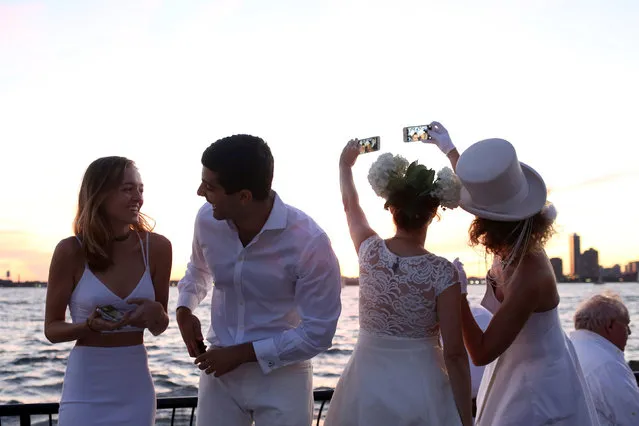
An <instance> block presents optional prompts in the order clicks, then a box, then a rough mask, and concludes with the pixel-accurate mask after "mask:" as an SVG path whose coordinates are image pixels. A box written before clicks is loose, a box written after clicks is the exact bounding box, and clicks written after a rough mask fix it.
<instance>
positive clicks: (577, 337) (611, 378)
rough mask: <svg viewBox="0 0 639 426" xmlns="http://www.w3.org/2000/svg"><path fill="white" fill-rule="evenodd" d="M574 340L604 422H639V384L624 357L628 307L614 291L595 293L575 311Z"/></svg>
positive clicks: (626, 425)
mask: <svg viewBox="0 0 639 426" xmlns="http://www.w3.org/2000/svg"><path fill="white" fill-rule="evenodd" d="M574 319H575V329H576V330H575V331H574V332H572V333H571V335H570V340H571V341H572V343H573V345H574V347H575V350H576V352H577V357H578V358H579V363H580V364H581V368H582V370H583V372H584V376H585V378H586V382H587V383H588V387H589V388H590V391H591V393H592V397H593V400H594V403H595V407H596V408H597V414H598V415H599V422H600V423H601V425H602V426H604V425H605V426H607V425H615V426H630V425H633V426H636V425H639V387H638V386H637V381H636V380H635V377H634V375H633V373H632V371H631V370H630V367H628V364H627V363H626V360H625V359H624V354H623V351H624V349H625V347H626V342H627V341H628V336H629V335H630V316H629V315H628V309H627V308H626V306H625V305H624V304H623V302H622V301H621V299H620V298H619V297H618V296H617V295H616V294H614V293H609V292H606V293H603V294H598V295H595V296H592V297H591V298H590V299H588V300H586V301H585V302H583V303H582V304H581V305H580V306H579V307H578V308H577V311H576V312H575V318H574Z"/></svg>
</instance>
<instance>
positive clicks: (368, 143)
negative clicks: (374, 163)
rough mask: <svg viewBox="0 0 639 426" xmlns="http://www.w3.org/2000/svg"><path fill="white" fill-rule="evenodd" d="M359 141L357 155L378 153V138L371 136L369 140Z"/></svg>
mask: <svg viewBox="0 0 639 426" xmlns="http://www.w3.org/2000/svg"><path fill="white" fill-rule="evenodd" d="M358 141H359V153H360V154H367V153H369V152H375V151H379V148H380V137H379V136H373V137H370V138H364V139H358Z"/></svg>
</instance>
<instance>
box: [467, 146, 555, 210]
mask: <svg viewBox="0 0 639 426" xmlns="http://www.w3.org/2000/svg"><path fill="white" fill-rule="evenodd" d="M456 173H457V176H458V177H459V179H460V180H461V182H462V186H463V187H462V190H461V200H460V206H461V207H462V209H464V210H466V211H467V212H469V213H472V214H474V215H475V216H479V217H482V218H485V219H493V220H502V221H515V220H522V219H526V218H528V217H531V216H534V215H535V214H536V213H538V212H539V211H541V209H542V208H543V207H544V204H545V203H546V195H547V191H546V184H545V183H544V180H543V179H542V177H541V176H540V175H539V173H537V172H536V171H535V170H534V169H533V168H532V167H530V166H527V165H526V164H524V163H520V162H519V161H518V160H517V153H516V152H515V148H514V147H513V146H512V144H511V143H510V142H508V141H506V140H504V139H486V140H483V141H479V142H476V143H474V144H473V145H471V146H470V147H468V149H466V150H465V151H464V152H463V153H462V155H461V156H460V157H459V160H458V161H457V167H456Z"/></svg>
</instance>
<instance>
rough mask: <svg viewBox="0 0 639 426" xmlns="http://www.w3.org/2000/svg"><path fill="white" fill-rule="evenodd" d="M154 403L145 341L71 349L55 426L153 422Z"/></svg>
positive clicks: (148, 424)
mask: <svg viewBox="0 0 639 426" xmlns="http://www.w3.org/2000/svg"><path fill="white" fill-rule="evenodd" d="M155 408H156V402H155V389H154V387H153V380H152V378H151V373H150V372H149V366H148V363H147V355H146V348H145V347H144V345H135V346H120V347H114V348H102V347H93V346H75V347H74V348H73V349H72V350H71V354H70V355H69V360H68V362H67V370H66V373H65V375H64V383H63V385H62V399H61V401H60V414H59V416H58V425H59V426H102V425H104V426H107V425H109V426H113V425H118V426H152V425H154V424H155Z"/></svg>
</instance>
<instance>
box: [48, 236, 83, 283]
mask: <svg viewBox="0 0 639 426" xmlns="http://www.w3.org/2000/svg"><path fill="white" fill-rule="evenodd" d="M84 263H85V257H84V253H83V251H82V246H81V245H80V242H79V241H78V240H77V239H76V238H75V237H68V238H65V239H63V240H61V241H60V242H59V243H58V245H57V246H56V247H55V250H54V251H53V256H52V258H51V265H50V270H49V282H51V281H52V280H53V281H54V282H55V281H56V278H58V279H63V280H66V277H69V276H71V277H75V276H76V275H78V274H81V271H82V270H83V269H84ZM74 280H75V278H74ZM76 281H77V280H76Z"/></svg>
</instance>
